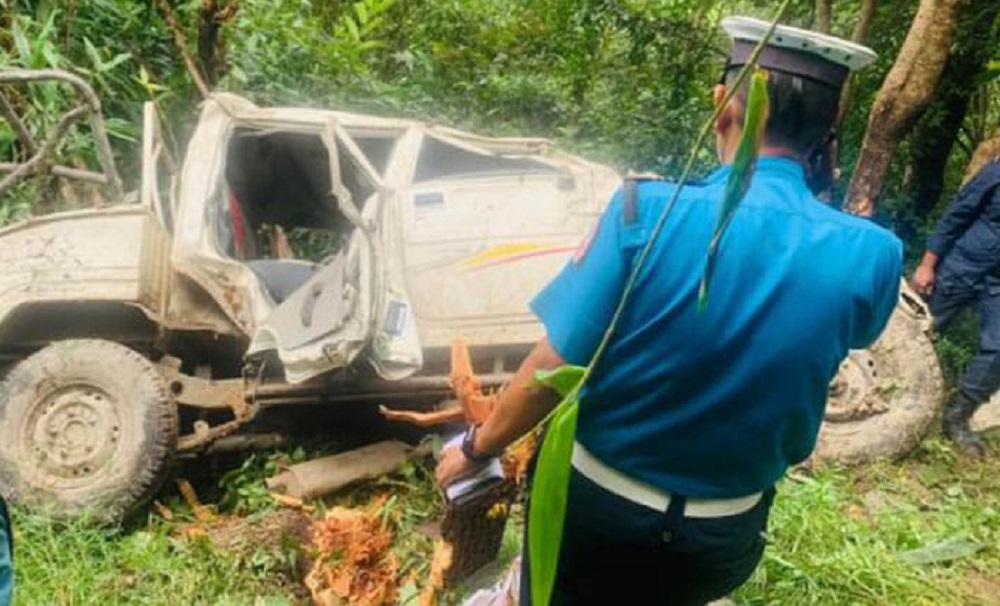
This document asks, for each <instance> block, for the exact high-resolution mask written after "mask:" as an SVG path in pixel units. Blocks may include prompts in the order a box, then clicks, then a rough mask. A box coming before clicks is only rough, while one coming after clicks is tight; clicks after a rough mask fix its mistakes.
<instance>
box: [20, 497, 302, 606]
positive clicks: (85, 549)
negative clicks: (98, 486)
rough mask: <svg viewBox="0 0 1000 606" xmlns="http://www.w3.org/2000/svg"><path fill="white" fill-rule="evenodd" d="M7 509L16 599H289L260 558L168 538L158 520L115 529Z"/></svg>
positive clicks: (271, 603)
mask: <svg viewBox="0 0 1000 606" xmlns="http://www.w3.org/2000/svg"><path fill="white" fill-rule="evenodd" d="M14 515H15V527H16V534H15V540H16V542H17V543H16V546H15V602H14V603H15V604H31V605H33V604H53V605H70V604H72V605H81V606H82V605H86V604H95V605H96V604H100V605H102V606H103V605H110V604H143V605H158V604H163V605H165V606H166V605H171V606H176V605H178V604H233V605H237V604H240V605H245V604H260V605H262V606H263V605H267V606H279V605H284V604H292V603H293V601H292V599H291V597H290V595H289V594H290V592H289V591H288V590H287V589H286V590H282V589H281V588H280V587H278V586H276V584H275V582H274V580H273V576H274V575H273V573H272V570H270V569H268V567H267V566H261V565H260V562H261V561H262V559H261V557H257V558H254V559H247V560H242V559H240V558H237V557H234V556H231V555H229V554H225V553H220V552H218V551H216V550H214V549H213V548H212V547H211V546H210V545H208V544H207V543H206V542H204V541H186V540H182V539H178V538H174V537H172V536H171V534H170V532H169V530H170V528H169V527H168V526H167V525H165V524H162V523H157V522H152V523H149V524H147V525H145V526H144V527H143V528H141V529H139V530H134V531H131V532H121V531H116V530H108V529H101V528H98V527H95V526H93V525H89V524H86V523H83V522H74V523H71V524H58V523H53V522H52V521H50V520H48V519H45V518H42V517H38V516H34V515H31V514H27V513H19V512H17V511H15V512H14ZM261 555H264V554H261Z"/></svg>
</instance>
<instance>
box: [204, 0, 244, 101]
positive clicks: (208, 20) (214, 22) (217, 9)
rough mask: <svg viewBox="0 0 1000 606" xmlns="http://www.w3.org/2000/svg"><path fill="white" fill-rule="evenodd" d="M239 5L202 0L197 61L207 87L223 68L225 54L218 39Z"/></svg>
mask: <svg viewBox="0 0 1000 606" xmlns="http://www.w3.org/2000/svg"><path fill="white" fill-rule="evenodd" d="M238 6H239V4H238V3H236V2H235V1H229V2H227V1H226V0H203V2H202V5H201V11H200V12H199V16H198V61H199V62H200V63H201V70H202V73H204V74H205V80H207V81H208V84H209V85H213V84H215V83H216V81H218V79H219V76H220V75H222V73H223V71H224V68H225V59H226V52H225V48H224V47H223V45H222V39H221V38H220V37H219V34H220V33H221V30H222V26H223V25H225V24H226V23H227V22H228V21H230V20H231V19H232V18H233V17H234V16H235V15H236V11H237V10H238Z"/></svg>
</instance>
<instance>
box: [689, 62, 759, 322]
mask: <svg viewBox="0 0 1000 606" xmlns="http://www.w3.org/2000/svg"><path fill="white" fill-rule="evenodd" d="M767 78H768V75H767V71H766V70H763V69H761V68H756V69H755V70H754V74H753V78H752V79H751V81H750V92H749V94H748V95H747V107H746V117H745V118H744V119H743V134H742V135H741V137H740V142H739V145H738V146H737V148H736V158H735V159H734V160H733V169H732V171H731V172H730V173H729V179H728V180H727V181H726V189H725V192H724V194H723V196H722V205H721V206H720V207H719V217H718V219H717V220H716V222H715V231H714V232H713V233H712V239H711V240H710V241H709V244H708V257H707V259H706V260H705V270H704V272H703V273H702V276H701V285H700V287H699V288H698V313H704V312H705V309H706V307H707V306H708V287H709V284H710V282H711V281H712V274H713V273H714V271H715V259H716V256H717V254H718V252H719V244H720V243H721V242H722V236H723V235H725V233H726V228H728V227H729V224H730V223H731V222H732V220H733V215H735V214H736V209H737V208H738V207H739V205H740V202H742V201H743V198H745V197H746V195H747V191H749V189H750V183H751V182H752V181H753V173H754V170H755V169H756V168H757V158H758V156H760V147H761V145H762V144H763V143H764V131H765V129H766V128H767V118H768V115H769V114H770V109H771V108H770V100H769V99H768V97H767Z"/></svg>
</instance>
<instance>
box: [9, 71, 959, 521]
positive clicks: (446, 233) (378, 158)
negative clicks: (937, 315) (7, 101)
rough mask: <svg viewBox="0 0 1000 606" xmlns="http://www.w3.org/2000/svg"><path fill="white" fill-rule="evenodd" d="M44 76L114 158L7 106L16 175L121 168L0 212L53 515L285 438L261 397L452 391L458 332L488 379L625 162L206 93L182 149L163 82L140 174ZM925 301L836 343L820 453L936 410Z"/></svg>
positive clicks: (895, 448)
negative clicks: (885, 329) (842, 353)
mask: <svg viewBox="0 0 1000 606" xmlns="http://www.w3.org/2000/svg"><path fill="white" fill-rule="evenodd" d="M43 81H44V82H56V83H59V85H60V86H66V87H67V89H68V90H69V91H71V92H73V93H75V94H76V95H77V96H78V97H79V98H81V99H82V100H83V102H82V104H81V105H80V106H79V107H77V108H76V109H74V110H72V111H70V112H69V113H67V114H66V116H64V117H63V120H61V121H60V124H61V123H62V122H63V121H65V122H67V123H73V122H74V121H76V122H82V121H88V122H89V124H90V129H91V132H92V133H93V134H94V139H95V141H96V142H97V152H96V157H97V158H98V160H99V161H100V163H101V169H100V170H99V171H89V170H84V169H79V168H77V167H70V166H63V165H60V164H59V163H58V161H57V159H55V158H51V157H45V155H46V154H48V153H50V152H51V150H52V149H54V147H55V146H54V145H53V146H49V145H37V142H35V141H33V140H31V139H30V138H31V135H30V133H28V132H27V129H26V128H25V127H24V124H23V123H20V124H13V125H12V126H13V128H12V131H13V132H15V133H19V137H20V140H19V143H20V148H21V149H23V150H25V151H26V152H28V153H26V154H24V155H25V158H24V159H23V162H21V163H10V162H7V163H4V162H0V171H3V170H6V171H8V174H7V175H6V176H5V177H4V178H3V179H2V180H0V196H4V195H10V194H11V191H12V189H13V188H15V187H16V186H17V185H18V184H19V183H23V181H24V180H25V179H27V178H29V177H32V176H38V175H43V176H47V177H49V178H54V179H62V180H76V181H81V182H84V183H87V184H90V186H96V187H101V188H102V189H103V191H104V192H105V198H104V200H105V203H104V204H102V205H100V207H96V208H90V209H88V210H79V211H73V212H64V213H57V214H51V215H48V216H43V217H38V218H33V219H30V220H28V221H25V222H22V223H19V224H16V225H12V226H8V227H6V228H3V229H2V230H0V259H2V260H3V263H2V264H0V368H2V372H3V377H4V379H3V381H4V382H3V384H2V387H0V490H2V491H4V493H5V495H7V496H9V497H10V498H12V499H13V500H15V501H17V502H21V503H26V504H29V505H32V506H42V507H48V508H51V509H52V510H53V512H54V513H56V514H62V515H67V514H76V513H80V512H83V511H87V512H90V513H91V514H92V515H98V516H100V517H103V518H106V519H117V518H120V517H121V516H123V515H125V514H127V513H128V512H130V511H132V510H135V509H136V508H137V507H138V506H139V505H141V504H142V503H143V502H144V501H145V500H146V499H148V498H149V497H150V496H151V495H152V494H154V492H155V491H156V490H157V489H158V488H159V486H160V485H161V483H162V481H163V480H164V478H165V477H166V475H167V474H168V473H169V469H170V462H171V460H172V458H174V457H176V456H178V455H184V456H192V455H197V454H200V453H203V452H206V451H210V450H213V449H214V450H223V449H226V448H236V447H240V446H246V445H253V444H267V443H270V442H268V441H267V439H268V438H269V436H264V435H256V434H253V433H247V431H246V430H247V427H248V425H249V424H250V423H251V422H252V421H254V420H255V419H256V418H258V416H259V414H260V412H261V411H262V410H264V409H267V408H271V409H275V408H278V407H282V406H288V405H297V404H313V405H316V404H322V405H328V406H337V405H341V404H343V403H345V402H351V403H356V402H366V401H367V402H370V403H371V404H396V405H400V404H407V405H409V404H411V403H413V402H417V401H419V402H422V403H425V404H426V403H428V402H430V403H443V402H445V401H446V400H447V399H449V398H450V397H451V392H452V383H453V381H452V380H451V379H450V378H449V373H450V370H451V368H450V366H451V365H450V360H451V348H452V345H453V343H454V342H455V340H456V339H457V338H458V337H461V338H462V339H463V340H464V343H465V344H466V345H467V346H468V351H471V356H472V357H471V362H470V361H469V360H468V359H467V358H463V360H465V362H463V368H465V370H466V371H469V368H468V367H471V365H473V364H474V365H475V366H476V370H477V371H478V372H479V373H480V374H479V377H478V379H477V383H476V386H477V390H478V388H479V387H482V388H486V389H489V388H492V387H498V386H500V385H502V384H503V383H504V382H505V381H506V380H507V379H508V378H509V377H510V375H511V373H512V372H513V371H515V370H516V367H517V365H518V364H519V362H520V360H521V358H522V357H523V355H524V354H525V353H526V352H527V351H528V350H529V348H530V347H531V345H532V344H533V343H534V342H535V341H536V340H537V339H538V338H539V337H540V336H541V335H542V328H541V326H540V324H539V323H538V322H537V320H536V319H535V318H534V317H533V316H532V315H531V314H530V312H529V311H528V302H529V300H530V298H531V297H532V296H533V295H534V294H535V293H537V292H538V291H539V290H540V289H541V288H542V287H543V286H544V285H545V284H546V283H547V282H548V281H549V280H550V279H551V278H552V277H553V276H554V275H555V274H556V272H557V271H558V270H559V268H560V267H561V266H562V265H563V264H565V263H566V262H567V260H568V259H569V258H570V256H571V255H572V254H573V252H574V251H575V250H576V248H577V246H578V245H579V244H580V242H581V241H582V240H583V239H584V236H585V234H586V233H587V231H588V230H589V229H590V227H591V226H592V225H593V224H594V222H595V221H596V220H597V218H598V217H599V216H600V213H601V211H602V209H603V207H604V205H605V204H606V203H607V201H608V200H609V198H610V196H611V194H612V193H613V191H614V189H615V188H616V187H617V186H618V184H619V182H620V176H619V175H618V174H617V173H616V172H615V171H614V170H612V169H611V168H608V167H606V166H602V165H599V164H594V163H591V162H588V161H586V160H584V159H582V158H579V157H576V156H572V155H568V154H565V153H562V152H560V151H558V150H557V149H555V148H554V147H553V145H552V144H551V143H550V142H549V141H547V140H544V139H535V138H493V137H483V136H479V135H475V134H471V133H467V132H463V131H459V130H454V129H451V128H446V127H443V126H439V125H434V124H429V123H425V122H419V121H414V120H398V119H390V118H381V117H374V116H365V115H358V114H351V113H345V112H338V111H328V110H321V109H306V108H262V107H258V106H256V105H254V104H253V103H251V102H250V101H248V100H246V99H243V98H241V97H238V96H235V95H231V94H216V95H213V96H211V97H210V98H208V99H207V100H206V101H205V102H204V105H203V108H202V110H201V114H200V117H199V120H198V122H197V125H196V127H195V129H194V131H193V133H192V135H191V137H190V140H189V142H188V145H187V149H186V152H185V153H184V155H183V159H180V158H175V157H174V156H173V154H171V151H170V149H169V146H168V145H166V144H165V142H164V141H163V139H162V137H161V135H160V129H159V125H160V119H159V117H158V116H157V115H156V111H155V109H154V108H153V106H152V105H147V107H146V108H145V114H144V125H143V127H144V128H143V141H142V174H141V178H140V179H136V181H138V182H139V189H138V191H136V192H134V193H132V194H124V193H122V188H121V186H120V183H121V180H120V179H119V178H118V175H117V171H116V169H115V166H114V165H113V162H112V161H111V154H110V147H109V146H108V145H107V137H106V135H105V134H104V126H103V119H102V118H101V114H100V103H99V101H98V100H97V98H96V97H95V96H94V95H93V93H92V91H90V89H89V87H87V85H86V83H84V82H83V81H82V80H80V79H79V78H78V77H76V76H73V75H72V74H67V73H65V72H59V71H52V70H50V71H42V72H37V71H23V70H0V85H14V84H18V85H24V84H30V83H34V82H43ZM8 119H13V120H15V121H17V122H20V119H18V118H17V117H16V116H13V117H11V116H8ZM56 131H57V132H55V133H53V134H52V135H51V137H56V138H58V137H59V136H61V135H62V134H64V132H65V129H63V131H62V132H59V129H58V128H57V129H56ZM5 167H6V168H5ZM925 321H926V313H925V312H922V311H920V310H919V309H916V310H915V308H914V307H913V305H911V304H910V303H909V302H908V301H907V300H905V299H904V300H902V301H901V304H900V312H899V313H898V314H897V319H896V320H894V323H893V324H891V325H890V327H891V331H895V332H893V333H892V334H894V335H903V337H902V338H897V337H891V338H888V339H883V341H882V345H881V346H876V347H875V348H874V349H873V350H872V352H870V355H869V354H860V353H859V354H857V356H862V357H857V356H855V357H854V358H852V360H855V359H857V360H862V362H861V363H859V364H853V365H852V364H846V365H845V369H844V371H843V372H844V373H845V377H844V378H843V380H841V381H839V382H838V383H837V384H835V385H834V392H835V393H834V395H835V402H834V404H835V406H834V407H833V408H832V410H833V412H834V414H833V416H831V418H830V419H828V423H827V424H826V427H825V428H824V432H825V433H824V439H823V440H822V441H821V453H820V454H821V456H822V457H824V458H833V459H836V458H838V456H840V453H847V451H846V450H844V451H842V450H839V449H841V448H843V447H845V445H846V448H848V449H849V453H847V454H846V455H845V458H847V459H849V460H855V459H857V458H859V457H870V456H891V455H894V454H897V453H898V452H900V451H901V449H904V448H908V447H910V446H912V442H913V440H911V439H907V440H904V441H902V442H900V441H898V440H896V441H888V442H887V441H885V440H884V439H883V438H884V436H891V435H893V434H894V433H898V432H896V431H895V429H896V428H897V425H900V423H902V424H903V425H905V427H900V428H899V431H900V432H902V433H904V434H905V435H906V436H919V435H922V433H923V431H924V430H925V429H926V426H927V423H928V422H929V420H930V418H931V417H932V416H933V412H934V409H935V407H936V405H937V399H938V398H939V397H940V371H939V370H938V368H937V365H936V361H934V360H933V359H932V358H933V356H932V355H930V356H921V357H920V359H919V360H916V361H913V363H915V364H918V365H920V372H918V373H916V374H914V373H910V374H914V376H919V377H922V378H924V379H926V381H925V382H924V384H923V385H914V386H906V385H904V386H890V385H889V384H888V383H887V381H889V380H890V379H891V377H887V376H885V375H884V374H883V375H878V370H879V369H897V368H899V367H900V364H902V365H903V366H906V365H907V364H910V362H905V361H904V362H905V363H902V362H900V361H899V360H898V359H897V358H899V353H900V351H901V350H900V347H899V346H897V345H896V344H897V343H901V339H902V340H903V341H906V342H909V343H914V342H919V343H920V344H921V347H922V349H921V351H924V350H928V351H929V349H928V348H929V341H928V340H927V335H926V329H925V326H924V324H925ZM900 331H901V332H900ZM925 345H926V346H925ZM864 356H867V357H864ZM465 374H466V375H469V374H470V373H469V372H466V373H465ZM890 387H891V388H890ZM390 416H391V415H390ZM445 416H446V417H449V418H450V416H449V415H445ZM872 419H875V421H872ZM383 422H385V421H383ZM271 437H273V436H271Z"/></svg>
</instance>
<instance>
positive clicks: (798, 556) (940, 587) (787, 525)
mask: <svg viewBox="0 0 1000 606" xmlns="http://www.w3.org/2000/svg"><path fill="white" fill-rule="evenodd" d="M997 446H998V444H997V443H996V442H994V443H993V448H994V451H995V452H996V451H998V450H1000V449H998V448H997ZM271 464H272V463H271V462H269V460H266V459H257V460H255V462H254V463H253V464H251V465H247V466H246V467H245V471H244V472H245V473H246V474H247V475H248V476H257V474H259V473H260V471H261V470H262V469H263V468H265V467H269V466H270V465H271ZM257 477H259V476H257ZM226 484H227V487H228V493H227V492H225V491H224V492H223V495H221V496H220V502H226V503H227V507H228V508H229V509H230V510H237V511H241V512H247V511H256V512H257V513H259V512H260V511H261V510H263V509H266V507H268V506H269V505H268V504H267V502H266V501H265V500H263V499H262V498H261V493H260V491H258V490H255V489H253V488H252V487H253V483H252V482H248V481H243V480H242V479H237V478H236V477H234V476H229V477H228V480H227V482H226ZM234 491H235V493H234ZM241 491H242V492H241ZM237 493H241V494H237ZM384 493H388V494H389V495H390V498H389V501H388V502H387V503H386V506H385V509H384V511H385V515H386V516H387V518H391V520H392V522H393V524H394V525H395V526H396V527H397V528H398V540H397V544H396V548H395V549H396V554H397V556H398V557H399V558H400V562H401V566H402V574H401V576H403V577H406V578H408V579H410V580H409V581H408V583H405V584H404V585H409V587H404V588H403V589H402V591H401V594H402V595H404V596H415V594H416V591H417V590H418V589H419V587H418V583H416V582H415V581H414V579H424V578H426V572H427V569H428V566H429V562H430V552H431V549H432V541H431V540H430V539H429V538H427V537H426V536H424V534H422V533H421V532H419V530H418V529H419V528H420V526H421V525H423V524H424V523H426V522H428V521H430V520H433V519H435V518H436V517H437V516H438V515H439V514H440V502H439V500H438V497H437V494H436V492H435V490H434V487H433V484H432V481H431V477H430V474H429V471H428V469H427V468H425V467H424V466H422V465H410V466H407V468H406V469H404V471H403V472H402V473H401V474H398V475H396V476H393V477H391V478H386V479H384V480H382V481H380V482H376V483H373V484H370V485H368V486H366V487H364V488H363V489H360V490H357V491H354V492H353V493H350V494H347V495H345V496H343V497H340V498H339V499H337V500H336V501H335V502H334V503H336V504H342V505H348V506H349V505H357V504H361V503H364V502H366V501H367V500H368V499H370V498H371V497H372V496H374V495H377V494H384ZM241 499H242V500H241ZM173 507H174V509H175V511H176V512H177V513H178V516H179V518H180V519H183V518H184V517H185V515H184V511H183V508H182V507H180V506H179V505H177V504H176V503H175V504H174V505H173ZM514 519H518V520H519V516H517V515H515V517H514ZM178 523H179V522H178V521H175V522H174V523H167V522H164V521H162V520H159V519H158V518H155V517H153V516H150V518H149V521H147V522H146V523H144V524H140V525H139V526H138V527H135V528H132V529H129V530H114V529H111V530H108V529H100V528H97V527H94V526H91V525H88V524H86V523H83V522H74V523H71V524H66V525H63V524H56V523H53V522H51V521H48V520H46V519H44V518H41V517H37V516H33V515H31V514H28V513H25V512H18V511H15V525H16V537H17V552H16V561H15V565H16V575H17V589H16V591H17V597H16V600H17V601H16V603H17V604H54V605H70V604H72V605H84V604H101V605H108V604H153V605H156V604H170V605H176V604H251V605H256V604H267V605H279V604H297V603H301V601H296V598H295V597H294V595H293V594H292V592H291V591H290V589H289V587H288V586H287V584H285V583H284V581H283V578H282V575H281V573H282V572H283V571H284V570H285V568H286V564H287V563H286V562H285V561H283V560H282V558H281V554H275V553H267V552H259V553H256V554H252V555H250V556H248V555H246V554H242V555H239V554H230V553H221V552H219V551H218V550H215V549H214V548H212V547H211V546H210V545H209V544H207V542H205V541H197V540H196V541H189V540H183V539H179V538H176V537H175V534H176V533H175V532H174V531H175V530H176V529H177V524H178ZM519 533H520V529H519V528H518V524H513V525H511V527H510V528H509V529H508V533H507V536H506V539H505V541H504V548H503V558H504V559H505V560H509V559H511V558H513V557H514V556H515V555H516V553H517V551H518V549H519V546H520V536H519ZM768 534H769V541H770V545H769V547H768V549H767V552H766V555H765V558H764V561H763V563H762V565H761V567H760V569H759V570H758V571H757V574H756V575H755V576H754V577H753V579H752V580H751V581H750V582H749V583H748V584H747V585H746V586H745V587H744V588H743V589H742V590H740V592H739V593H738V594H737V595H736V596H734V597H735V599H736V601H737V602H738V603H740V604H747V605H753V606H756V605H763V604H782V605H786V604H789V605H793V606H794V605H799V604H803V605H804V604H831V605H840V604H845V605H853V604H859V605H861V604H865V605H867V604H872V605H875V604H879V605H881V604H886V605H888V604H892V605H908V604H917V605H921V604H927V605H932V604H933V605H935V606H937V605H942V606H949V605H956V606H958V605H963V606H964V605H973V604H993V603H997V596H1000V548H998V545H1000V543H998V542H1000V459H997V458H993V459H990V460H986V461H981V462H975V461H968V460H964V459H961V458H959V457H958V456H957V455H956V454H955V453H954V452H953V451H952V450H951V449H950V448H949V447H948V446H947V445H945V444H943V443H941V442H939V441H937V440H930V441H928V442H926V443H925V444H924V445H923V446H922V447H921V448H920V449H919V450H918V451H917V452H915V453H914V454H913V455H912V456H911V457H910V458H909V459H907V460H906V461H903V462H901V463H896V464H889V463H875V464H871V465H866V466H862V467H857V468H853V469H829V470H824V471H821V472H818V473H816V474H811V475H804V474H796V475H795V476H794V478H790V479H788V480H786V481H784V482H783V483H782V484H781V486H780V491H779V496H778V499H777V501H776V504H775V509H774V512H773V515H772V518H771V526H770V529H769V533H768ZM956 537H958V538H960V539H961V540H963V541H966V542H969V543H976V544H982V545H984V546H985V548H983V549H982V550H980V551H978V552H977V553H975V554H972V555H969V556H967V557H963V558H960V559H957V560H954V561H950V562H943V563H938V564H931V565H922V566H920V565H912V564H906V563H904V562H903V561H902V560H901V559H900V558H899V555H900V554H901V553H904V552H907V551H910V550H914V549H918V548H921V547H925V546H928V545H933V544H935V543H939V542H942V541H946V540H949V539H954V538H956Z"/></svg>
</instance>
